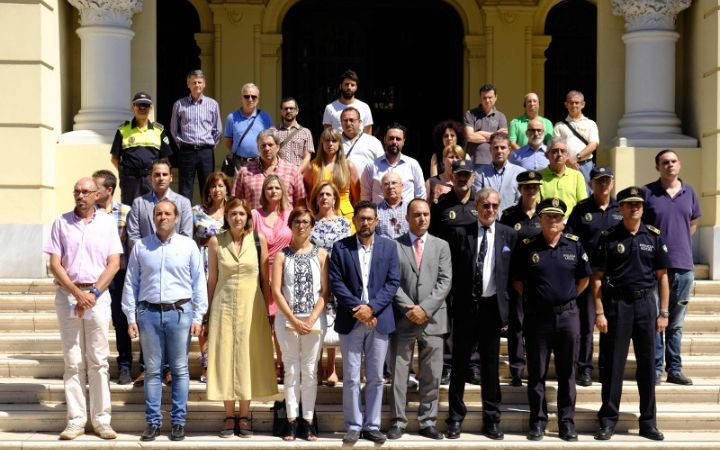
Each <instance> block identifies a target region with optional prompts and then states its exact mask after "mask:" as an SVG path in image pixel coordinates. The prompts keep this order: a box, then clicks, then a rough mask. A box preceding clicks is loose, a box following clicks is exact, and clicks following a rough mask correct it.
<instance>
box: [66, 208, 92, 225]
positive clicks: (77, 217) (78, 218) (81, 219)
mask: <svg viewBox="0 0 720 450" xmlns="http://www.w3.org/2000/svg"><path fill="white" fill-rule="evenodd" d="M96 214H97V207H95V208H93V214H92V217H91V218H90V222H92V221H93V220H95V215H96ZM72 217H73V221H75V222H82V221H83V220H84V218H83V217H80V216H78V215H77V213H76V212H75V208H73V210H72ZM90 222H88V223H90Z"/></svg>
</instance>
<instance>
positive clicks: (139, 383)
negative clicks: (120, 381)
mask: <svg viewBox="0 0 720 450" xmlns="http://www.w3.org/2000/svg"><path fill="white" fill-rule="evenodd" d="M144 385H145V372H140V375H138V376H137V378H135V381H133V386H144Z"/></svg>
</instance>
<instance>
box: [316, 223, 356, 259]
mask: <svg viewBox="0 0 720 450" xmlns="http://www.w3.org/2000/svg"><path fill="white" fill-rule="evenodd" d="M349 235H350V222H349V221H348V220H347V219H346V218H345V217H343V216H336V217H333V218H332V219H327V220H318V221H316V222H315V227H314V228H313V231H312V235H311V236H310V240H311V241H312V243H313V244H315V245H317V246H320V247H321V248H323V249H325V251H327V252H328V253H330V251H331V250H332V247H333V244H334V243H335V242H337V241H339V240H340V239H342V238H344V237H347V236H349Z"/></svg>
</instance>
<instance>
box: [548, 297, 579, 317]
mask: <svg viewBox="0 0 720 450" xmlns="http://www.w3.org/2000/svg"><path fill="white" fill-rule="evenodd" d="M574 307H575V300H570V301H569V302H567V303H564V304H562V305H559V306H553V307H552V311H553V312H554V313H555V314H560V313H563V312H565V311H567V310H570V309H573V308H574Z"/></svg>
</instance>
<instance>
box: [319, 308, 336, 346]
mask: <svg viewBox="0 0 720 450" xmlns="http://www.w3.org/2000/svg"><path fill="white" fill-rule="evenodd" d="M336 308H337V306H336V303H335V299H334V298H333V299H332V300H331V301H329V302H328V303H327V305H325V318H326V319H327V328H326V329H325V336H323V344H324V346H325V347H340V335H339V334H338V333H337V331H335V316H336V315H337V312H336Z"/></svg>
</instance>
